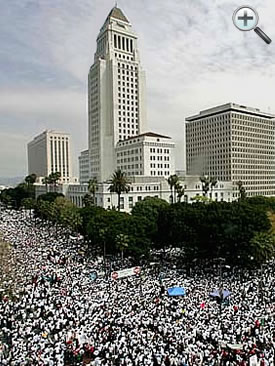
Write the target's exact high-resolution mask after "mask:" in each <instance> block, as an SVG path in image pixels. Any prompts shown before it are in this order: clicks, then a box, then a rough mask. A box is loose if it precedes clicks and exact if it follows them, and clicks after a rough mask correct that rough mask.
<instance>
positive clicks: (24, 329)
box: [0, 209, 275, 366]
mask: <svg viewBox="0 0 275 366" xmlns="http://www.w3.org/2000/svg"><path fill="white" fill-rule="evenodd" d="M0 233H2V240H4V241H6V242H9V243H10V244H11V245H12V249H11V257H10V259H9V261H10V262H11V263H10V266H11V267H12V266H15V267H16V270H15V272H14V276H13V281H14V284H13V285H14V286H13V287H12V289H13V294H12V296H11V294H10V293H9V294H7V293H6V292H5V291H6V290H5V289H6V288H7V287H8V285H11V284H10V283H5V281H6V282H7V281H8V278H5V277H3V276H2V279H0V281H1V284H0V287H2V292H1V293H0V296H1V297H0V300H1V302H0V328H1V330H0V364H1V365H9V366H13V365H14V366H21V365H31V366H34V365H49V366H61V365H62V366H63V365H83V364H88V365H110V366H111V365H112V366H119V365H124V366H126V365H127V366H142V365H152V366H161V365H165V366H169V365H170V366H175V365H181V366H184V365H185V366H190V365H204V366H208V365H209V366H210V365H213V366H214V365H242V366H245V365H250V364H251V365H252V364H253V363H252V360H253V359H256V360H257V362H258V363H255V365H260V366H263V365H266V366H267V365H268V366H272V365H275V361H274V360H275V357H274V355H275V320H274V314H275V291H274V289H275V271H274V269H275V262H274V261H271V262H269V263H267V264H266V265H264V266H263V267H262V270H258V271H256V270H255V271H252V272H247V271H246V270H241V271H237V270H236V269H233V271H232V269H230V270H229V269H226V271H227V272H228V273H227V275H225V273H223V276H222V278H221V276H220V274H219V271H218V270H217V268H216V269H215V270H213V267H211V268H208V269H207V270H201V268H199V267H197V266H194V268H193V271H192V272H191V271H190V272H191V273H189V272H187V273H186V272H184V273H182V271H181V269H182V268H179V267H182V265H181V266H179V265H178V263H176V262H175V261H174V260H173V259H169V258H166V260H163V262H162V270H161V271H162V276H161V277H159V276H158V273H157V272H156V271H152V268H151V267H150V265H149V264H146V263H143V264H142V271H141V274H140V275H137V276H131V277H127V278H122V279H118V280H112V279H111V276H110V273H108V275H107V276H103V274H102V272H103V273H104V270H103V269H104V268H103V260H102V258H101V257H98V256H95V255H93V254H92V253H91V255H89V256H88V255H87V254H86V251H85V245H84V243H83V239H82V238H81V237H75V236H71V235H70V234H69V233H68V232H67V231H66V230H64V229H61V228H56V227H51V226H49V225H47V224H46V223H43V222H42V221H40V220H36V222H35V221H34V219H32V218H29V217H26V213H25V212H16V211H12V210H4V209H2V211H1V213H0ZM83 248H84V249H83ZM110 262H111V260H109V262H108V266H110V265H112V269H113V270H114V269H116V270H117V269H121V268H126V267H129V266H130V267H131V266H132V263H131V259H126V260H124V261H123V262H122V261H119V260H117V261H116V262H114V261H113V262H111V263H110ZM175 267H176V268H175ZM94 271H96V272H97V273H98V274H101V275H99V276H98V277H97V278H96V279H94V278H93V277H91V276H90V274H91V273H92V272H94ZM108 271H110V268H109V267H108ZM223 272H224V271H223ZM9 281H10V280H9ZM173 286H182V287H184V288H185V291H186V294H185V296H179V297H169V296H168V295H167V288H169V287H173ZM221 286H222V287H223V288H225V289H228V290H229V291H230V292H231V295H230V297H229V298H227V299H226V301H223V300H224V299H219V300H220V301H216V300H215V299H213V298H212V297H210V296H209V293H210V292H211V291H213V290H215V289H217V290H218V291H219V290H220V289H221Z"/></svg>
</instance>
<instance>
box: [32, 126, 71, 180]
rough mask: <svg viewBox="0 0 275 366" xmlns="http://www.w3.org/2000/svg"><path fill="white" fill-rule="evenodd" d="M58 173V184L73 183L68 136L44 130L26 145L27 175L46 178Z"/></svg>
mask: <svg viewBox="0 0 275 366" xmlns="http://www.w3.org/2000/svg"><path fill="white" fill-rule="evenodd" d="M55 172H60V174H61V178H60V182H62V183H70V182H75V178H73V177H72V161H71V141H70V135H69V134H67V133H64V132H59V131H54V130H46V131H44V132H42V133H41V134H40V135H38V136H36V137H35V138H34V139H33V140H32V141H31V142H29V143H28V173H29V174H33V173H34V174H36V175H37V177H47V176H49V175H50V174H51V173H55Z"/></svg>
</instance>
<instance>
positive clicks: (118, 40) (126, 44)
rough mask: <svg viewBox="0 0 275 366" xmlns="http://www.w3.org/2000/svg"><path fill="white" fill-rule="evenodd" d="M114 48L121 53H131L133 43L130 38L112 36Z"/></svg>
mask: <svg viewBox="0 0 275 366" xmlns="http://www.w3.org/2000/svg"><path fill="white" fill-rule="evenodd" d="M114 46H115V48H117V49H119V50H122V51H127V52H133V47H134V42H133V40H132V39H130V38H127V37H124V36H120V35H117V34H114Z"/></svg>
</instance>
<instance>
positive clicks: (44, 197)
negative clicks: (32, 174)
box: [37, 192, 65, 202]
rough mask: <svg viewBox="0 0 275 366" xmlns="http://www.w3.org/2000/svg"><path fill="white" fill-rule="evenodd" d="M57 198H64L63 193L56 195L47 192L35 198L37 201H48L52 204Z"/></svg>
mask: <svg viewBox="0 0 275 366" xmlns="http://www.w3.org/2000/svg"><path fill="white" fill-rule="evenodd" d="M57 197H63V198H64V197H65V196H64V194H63V193H57V192H48V193H44V194H41V195H40V196H38V197H37V201H41V200H42V201H48V202H54V201H55V200H56V198H57Z"/></svg>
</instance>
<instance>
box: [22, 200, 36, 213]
mask: <svg viewBox="0 0 275 366" xmlns="http://www.w3.org/2000/svg"><path fill="white" fill-rule="evenodd" d="M21 204H22V206H23V207H24V208H25V209H26V210H29V217H31V210H32V209H35V208H36V200H35V199H33V198H31V197H28V198H23V200H22V202H21Z"/></svg>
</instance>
